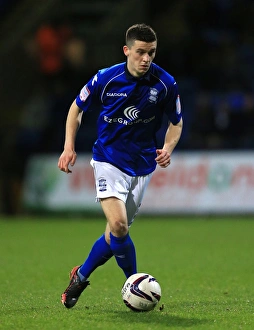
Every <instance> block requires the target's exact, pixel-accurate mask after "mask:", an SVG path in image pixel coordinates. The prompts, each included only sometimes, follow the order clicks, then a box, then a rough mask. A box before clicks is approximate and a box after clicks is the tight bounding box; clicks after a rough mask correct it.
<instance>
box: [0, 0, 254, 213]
mask: <svg viewBox="0 0 254 330" xmlns="http://www.w3.org/2000/svg"><path fill="white" fill-rule="evenodd" d="M253 17H254V1H253V0H194V1H191V0H171V1H168V2H167V3H165V1H162V0H157V1H151V0H139V1H138V0H136V1H134V0H101V1H99V0H91V1H88V0H72V1H68V0H47V1H44V0H0V107H1V111H0V148H1V149H0V150H1V162H0V198H1V202H0V213H3V214H20V213H22V212H23V206H22V194H23V187H24V178H25V173H26V171H27V164H28V162H29V160H30V158H31V157H32V156H35V155H40V156H42V155H53V157H55V166H56V167H57V161H58V157H59V155H60V154H61V152H62V148H63V142H64V128H65V120H66V116H67V112H68V109H69V106H70V104H71V103H72V101H73V99H74V98H75V97H76V95H77V94H78V93H79V91H80V89H81V88H82V86H83V85H84V84H85V83H86V81H87V80H88V79H89V78H90V77H92V75H94V74H95V73H96V72H97V70H98V69H100V68H103V67H107V66H110V65H112V64H115V63H118V62H122V61H124V60H125V57H124V55H123V52H122V46H123V45H124V42H125V41H124V37H125V31H126V29H127V28H128V27H129V26H130V25H132V24H134V23H141V22H144V23H147V24H149V25H151V26H152V27H153V28H154V30H155V31H156V32H157V35H158V52H157V55H156V59H155V63H157V64H158V65H160V66H162V67H163V68H164V69H166V70H167V71H168V72H169V73H171V74H172V75H173V76H174V77H175V79H176V81H177V83H178V85H179V90H180V95H181V100H182V107H183V113H184V121H185V125H184V132H183V136H182V138H181V141H180V143H179V145H178V147H177V150H178V151H183V152H199V153H202V152H203V151H206V152H207V151H212V152H217V151H219V152H223V151H227V152H228V151H232V152H236V154H235V155H236V157H237V152H238V151H246V152H249V151H253V146H254V129H253V128H254V33H253V31H254V20H253ZM95 122H96V118H93V116H92V114H90V115H88V116H87V117H86V118H85V123H84V125H82V126H81V128H80V131H79V133H78V138H77V145H76V151H77V152H79V153H84V154H85V153H90V152H91V147H92V144H93V142H94V139H95V138H96V131H95ZM251 159H252V158H251ZM253 173H254V172H253ZM38 175H39V173H38Z"/></svg>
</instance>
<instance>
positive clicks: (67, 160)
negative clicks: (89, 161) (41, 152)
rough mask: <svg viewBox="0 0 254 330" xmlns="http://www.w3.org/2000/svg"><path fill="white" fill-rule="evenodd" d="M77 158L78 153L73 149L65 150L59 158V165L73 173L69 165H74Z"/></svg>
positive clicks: (62, 169)
mask: <svg viewBox="0 0 254 330" xmlns="http://www.w3.org/2000/svg"><path fill="white" fill-rule="evenodd" d="M76 159H77V154H76V152H75V151H73V150H64V151H63V153H62V154H61V156H60V157H59V160H58V167H59V169H60V170H61V171H63V172H65V173H67V174H68V173H72V171H71V170H70V169H69V165H71V166H74V164H75V162H76Z"/></svg>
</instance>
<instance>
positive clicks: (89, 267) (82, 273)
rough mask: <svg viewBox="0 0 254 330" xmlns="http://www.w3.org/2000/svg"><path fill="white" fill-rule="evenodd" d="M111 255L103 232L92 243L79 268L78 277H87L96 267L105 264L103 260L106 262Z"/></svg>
mask: <svg viewBox="0 0 254 330" xmlns="http://www.w3.org/2000/svg"><path fill="white" fill-rule="evenodd" d="M112 256H113V252H112V251H111V248H110V246H109V244H108V243H107V242H106V240H105V235H104V234H103V235H102V236H101V237H100V238H98V240H97V241H96V242H95V243H94V245H93V247H92V249H91V251H90V253H89V255H88V257H87V259H86V261H85V262H84V263H83V265H81V267H80V268H79V270H78V275H79V277H80V279H81V280H83V279H84V278H86V279H87V278H88V277H89V276H90V274H91V273H92V272H93V271H94V270H95V269H96V268H97V267H99V266H101V265H103V264H105V262H107V261H108V260H109V259H110V258H111V257H112Z"/></svg>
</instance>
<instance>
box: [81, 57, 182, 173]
mask: <svg viewBox="0 0 254 330" xmlns="http://www.w3.org/2000/svg"><path fill="white" fill-rule="evenodd" d="M76 103H77V105H78V107H79V108H80V109H82V110H83V111H84V112H86V111H96V112H97V113H98V120H97V140H96V142H95V144H94V146H93V159H94V160H97V161H102V162H108V163H110V164H112V165H114V166H116V167H117V168H119V169H120V170H122V171H123V172H125V173H127V174H128V175H131V176H140V175H146V174H149V173H151V172H153V171H154V170H155V168H156V162H155V158H156V157H157V155H156V147H157V145H156V132H157V131H158V130H159V129H160V127H161V126H162V120H163V118H164V119H165V115H166V116H167V117H166V118H168V120H167V122H168V121H170V122H172V123H173V124H177V123H178V122H179V121H180V119H181V105H180V99H179V94H178V88H177V84H176V82H175V79H174V78H173V77H172V76H171V75H170V74H169V73H167V72H166V71H165V70H163V69H162V68H161V67H159V66H158V65H156V64H155V63H152V64H151V66H150V69H149V71H148V72H147V73H146V74H145V75H144V76H143V77H142V78H135V77H133V76H132V75H131V74H130V73H129V72H128V70H127V65H126V63H119V64H116V65H114V66H112V67H109V68H105V69H102V70H99V71H98V73H97V74H96V75H95V76H94V77H93V78H92V79H91V80H90V81H88V83H87V84H86V85H85V86H84V87H83V88H82V90H81V92H80V94H79V95H78V96H77V98H76Z"/></svg>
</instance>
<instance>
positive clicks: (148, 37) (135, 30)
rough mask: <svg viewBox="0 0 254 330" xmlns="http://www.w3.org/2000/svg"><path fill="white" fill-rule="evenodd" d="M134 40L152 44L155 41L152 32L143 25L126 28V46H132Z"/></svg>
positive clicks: (155, 38)
mask: <svg viewBox="0 0 254 330" xmlns="http://www.w3.org/2000/svg"><path fill="white" fill-rule="evenodd" d="M135 40H139V41H144V42H153V41H156V40H157V36H156V33H155V32H154V30H153V29H152V28H151V27H150V26H149V25H146V24H144V23H142V24H134V25H132V26H130V27H129V28H128V30H127V31H126V35H125V42H126V45H127V46H129V45H132V44H133V42H134V41H135Z"/></svg>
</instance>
